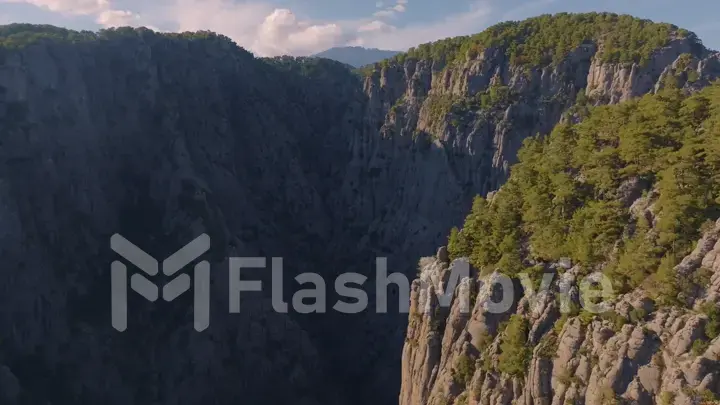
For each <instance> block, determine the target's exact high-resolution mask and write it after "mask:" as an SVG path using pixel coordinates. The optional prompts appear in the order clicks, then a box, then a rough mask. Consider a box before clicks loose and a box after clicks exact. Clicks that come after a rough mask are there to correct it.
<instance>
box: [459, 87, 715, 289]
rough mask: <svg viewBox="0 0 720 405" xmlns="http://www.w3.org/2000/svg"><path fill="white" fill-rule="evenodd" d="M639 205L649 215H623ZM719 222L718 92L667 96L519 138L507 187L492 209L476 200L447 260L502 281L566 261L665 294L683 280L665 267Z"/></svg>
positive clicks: (596, 111)
mask: <svg viewBox="0 0 720 405" xmlns="http://www.w3.org/2000/svg"><path fill="white" fill-rule="evenodd" d="M643 196H644V197H643ZM641 197H642V198H644V201H646V206H648V207H650V209H649V211H648V210H646V209H644V208H643V206H642V205H637V204H636V206H635V207H633V208H631V206H630V204H631V203H632V202H633V201H638V199H639V198H641ZM640 201H642V200H640ZM648 212H650V213H651V214H648ZM718 216H720V85H718V84H715V85H713V86H711V87H709V88H706V89H705V90H703V91H701V92H699V93H697V94H694V95H691V96H687V95H684V94H683V93H682V92H681V91H679V90H677V89H667V90H665V91H663V92H662V93H660V94H658V95H648V96H645V97H643V98H640V99H637V100H632V101H628V102H626V103H622V104H619V105H612V106H599V107H591V108H590V109H589V111H588V112H587V116H586V117H585V118H584V119H583V120H582V121H581V122H580V123H577V124H560V125H558V126H557V127H556V128H555V129H554V131H553V132H552V133H551V134H550V135H549V136H547V137H544V138H543V137H535V138H530V139H527V140H526V141H525V143H524V146H523V148H522V149H521V151H520V153H519V163H518V164H517V165H515V166H514V167H513V168H512V169H511V175H510V178H509V180H508V182H507V183H506V184H505V185H504V186H503V187H502V188H501V189H500V190H499V191H498V192H497V194H495V196H494V198H493V199H492V200H491V201H488V200H486V199H485V198H483V197H477V198H476V200H475V202H474V204H473V207H472V211H471V212H470V214H469V215H468V216H467V218H466V220H465V223H464V226H463V227H462V230H457V229H455V230H453V231H452V232H451V235H450V238H449V239H450V241H449V251H450V254H451V256H453V257H459V256H467V257H469V258H470V261H471V263H472V264H473V265H475V266H476V267H478V268H479V269H484V270H486V271H493V270H496V269H499V270H501V271H503V272H505V273H508V274H510V275H514V274H517V273H519V272H521V271H524V270H525V269H526V268H528V267H530V266H532V265H534V263H543V262H545V263H548V262H552V261H557V260H559V259H560V258H563V257H569V258H571V259H572V260H573V261H574V262H575V263H577V264H580V265H581V266H582V268H583V269H584V270H585V271H587V272H590V271H591V270H597V269H602V270H604V271H605V272H607V273H608V274H611V275H612V276H613V277H612V279H613V281H614V282H615V283H616V287H618V288H620V289H621V290H627V289H629V288H634V287H636V286H639V285H641V284H643V285H645V286H646V287H648V289H651V290H654V291H655V292H657V293H658V294H659V295H665V296H668V297H669V296H672V295H674V293H675V292H677V291H676V289H677V288H678V283H679V282H681V281H677V280H674V279H673V272H672V268H673V267H674V265H675V264H676V263H677V262H678V261H679V260H680V259H682V257H684V256H685V255H687V254H688V253H689V252H690V250H691V249H692V248H693V244H694V242H695V241H697V239H698V238H699V237H700V235H701V232H702V229H704V227H706V226H708V225H709V224H711V223H712V221H715V220H717V218H718Z"/></svg>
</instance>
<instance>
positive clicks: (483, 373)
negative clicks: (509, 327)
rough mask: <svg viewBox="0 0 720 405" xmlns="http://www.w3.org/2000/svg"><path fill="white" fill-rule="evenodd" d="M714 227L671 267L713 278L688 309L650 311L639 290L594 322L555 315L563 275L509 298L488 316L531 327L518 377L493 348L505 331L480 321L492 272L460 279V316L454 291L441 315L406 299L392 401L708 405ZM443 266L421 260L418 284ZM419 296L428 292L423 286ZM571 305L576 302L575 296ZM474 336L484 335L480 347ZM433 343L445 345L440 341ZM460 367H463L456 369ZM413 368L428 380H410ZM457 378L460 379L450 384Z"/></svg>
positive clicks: (713, 359) (719, 364)
mask: <svg viewBox="0 0 720 405" xmlns="http://www.w3.org/2000/svg"><path fill="white" fill-rule="evenodd" d="M718 229H720V221H718V223H717V224H716V226H715V228H713V229H710V230H708V231H707V232H706V233H705V235H704V236H703V238H702V239H701V240H700V241H699V242H698V245H697V248H696V250H695V251H694V252H693V253H692V254H691V255H689V256H688V257H686V258H685V260H683V261H682V263H681V264H680V265H678V267H677V268H676V272H677V273H678V274H679V275H680V274H682V275H681V276H682V277H689V276H691V275H692V274H693V273H695V272H698V271H704V270H711V271H712V276H711V278H712V280H714V281H713V282H711V283H710V284H709V285H707V286H706V287H705V288H703V289H702V291H700V292H699V293H698V295H697V296H696V297H694V298H692V299H693V300H695V306H694V310H683V309H679V308H672V307H663V308H661V309H657V308H655V304H654V302H653V301H652V300H651V299H649V298H648V295H647V294H646V293H645V292H644V291H642V290H639V289H638V290H635V291H633V292H631V293H628V294H624V295H621V296H618V297H616V298H613V299H612V300H611V301H609V303H608V304H609V305H610V307H609V308H610V309H611V310H610V311H609V312H607V313H605V314H602V315H600V316H592V315H591V314H589V313H585V314H582V313H581V314H577V313H576V312H575V313H573V312H568V311H563V310H562V305H561V303H562V301H563V300H561V299H559V298H560V294H561V293H562V291H567V290H568V288H567V287H568V286H567V285H566V284H567V283H568V281H569V280H570V283H571V284H576V282H577V281H576V280H575V278H574V276H573V270H572V269H570V270H568V271H567V272H565V273H564V274H563V275H562V276H560V277H556V278H557V281H555V282H554V284H553V286H552V288H551V289H550V290H549V291H547V292H545V293H544V294H537V295H535V296H529V294H530V293H534V292H532V291H530V292H528V293H527V294H525V296H522V295H520V294H518V297H517V301H518V305H517V308H516V309H512V310H510V311H508V312H507V313H505V314H499V315H495V317H500V319H503V318H504V319H507V317H508V316H510V314H513V313H514V314H517V315H518V316H521V317H523V319H526V320H527V322H528V324H529V325H530V327H529V328H528V331H529V332H528V334H527V345H528V346H529V347H531V348H532V355H531V356H530V358H529V360H528V367H527V370H526V371H525V373H524V374H523V375H522V376H517V375H508V374H507V373H504V372H502V371H501V370H503V368H502V367H501V366H500V365H499V364H498V361H499V359H498V354H499V352H501V350H500V349H499V347H500V345H501V344H502V342H503V341H504V339H505V334H506V333H507V332H504V331H503V330H502V328H501V329H498V328H497V325H498V322H497V318H488V317H487V316H486V314H485V303H486V302H487V301H486V299H487V295H486V294H483V293H482V291H483V288H487V287H483V286H487V285H488V284H492V283H493V278H494V277H496V275H490V276H486V277H480V278H478V279H465V280H464V281H463V284H461V285H466V284H474V283H477V284H478V285H480V286H481V287H480V292H479V293H478V295H477V297H478V298H477V300H476V302H475V303H474V306H473V309H472V311H471V312H470V313H469V314H464V315H460V314H459V313H458V312H457V311H456V308H457V306H458V305H460V303H461V301H462V297H463V294H464V293H463V291H462V288H460V287H458V290H457V291H456V293H455V295H454V297H453V301H452V304H451V305H452V306H451V307H450V309H449V311H447V310H443V309H442V308H440V309H438V310H435V311H431V312H429V313H428V312H422V311H421V310H420V309H421V308H422V306H421V305H420V303H421V302H422V301H426V302H428V301H429V302H436V301H437V300H435V299H433V297H432V296H422V295H420V294H413V296H412V305H411V308H412V310H411V313H410V325H411V326H410V328H409V330H408V336H407V339H406V343H405V348H404V351H403V386H402V390H401V393H400V404H401V405H411V404H412V405H416V404H420V405H425V404H497V405H500V404H526V405H533V404H547V405H551V404H552V405H555V404H557V405H562V404H597V405H605V404H619V403H633V404H687V405H690V404H700V403H711V402H710V401H711V400H712V398H718V397H720V336H717V337H715V338H713V339H712V340H709V339H708V338H707V333H706V328H707V327H708V324H709V323H713V324H714V325H715V326H713V327H714V328H717V323H718V321H720V320H719V319H716V316H717V315H716V314H713V313H708V312H707V311H708V308H712V307H714V308H716V311H717V309H720V300H718V296H717V294H715V293H714V291H715V289H716V288H715V287H716V285H715V284H716V283H715V281H716V280H717V278H718V277H719V276H718V274H720V269H718V268H717V266H713V263H714V261H715V259H716V257H717V256H718V254H719V253H720V244H718V243H717V238H718ZM443 268H444V265H443V264H442V261H441V260H439V259H432V258H427V259H423V261H422V262H421V270H422V273H421V274H422V275H423V279H424V280H431V279H433V278H434V277H436V276H435V274H438V272H441V271H442V270H443ZM423 279H420V280H417V281H416V282H415V283H414V284H413V291H414V292H415V291H417V290H418V289H420V287H421V285H423V284H424V283H425V284H428V282H427V281H425V282H423V281H422V280H423ZM425 291H426V294H427V295H429V294H434V293H435V290H434V289H432V288H431V289H426V290H425ZM526 292H527V291H526ZM569 296H570V297H573V294H570V295H569ZM495 301H497V300H495ZM572 302H574V305H576V306H578V305H579V304H580V303H579V302H578V301H577V300H576V298H572ZM690 306H691V307H692V303H691V305H690ZM578 307H579V306H578ZM608 314H611V315H608ZM588 315H590V316H588ZM428 325H444V328H445V330H444V331H443V330H442V328H440V329H439V330H436V331H433V333H424V331H425V330H426V329H427V328H428ZM418 331H423V333H418ZM477 331H487V332H486V333H485V334H484V335H482V336H483V338H482V339H481V340H479V339H478V334H477ZM438 336H444V337H445V338H446V339H443V340H442V341H441V343H440V341H439V340H438ZM478 341H479V342H480V343H477V342H478ZM468 361H470V367H467V366H460V365H461V364H462V363H463V362H468ZM420 371H422V372H423V373H424V374H423V375H429V376H431V378H418V377H417V373H418V372H420ZM460 374H464V375H465V376H464V378H458V375H460ZM468 374H469V375H468ZM418 393H422V395H418Z"/></svg>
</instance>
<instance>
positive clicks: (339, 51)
mask: <svg viewBox="0 0 720 405" xmlns="http://www.w3.org/2000/svg"><path fill="white" fill-rule="evenodd" d="M399 53H400V52H399V51H385V50H382V49H375V48H363V47H361V46H343V47H336V48H330V49H328V50H327V51H322V52H320V53H317V54H315V55H312V56H314V57H316V58H327V59H332V60H336V61H338V62H342V63H346V64H348V65H351V66H354V67H361V66H365V65H369V64H371V63H375V62H379V61H381V60H383V59H387V58H391V57H393V56H395V55H397V54H399Z"/></svg>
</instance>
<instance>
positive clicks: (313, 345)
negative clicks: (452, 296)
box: [0, 27, 720, 405]
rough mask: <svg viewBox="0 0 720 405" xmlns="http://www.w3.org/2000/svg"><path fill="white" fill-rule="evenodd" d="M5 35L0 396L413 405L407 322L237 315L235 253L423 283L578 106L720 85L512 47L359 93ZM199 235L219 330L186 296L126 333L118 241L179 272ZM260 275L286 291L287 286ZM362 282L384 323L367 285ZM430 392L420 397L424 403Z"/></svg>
mask: <svg viewBox="0 0 720 405" xmlns="http://www.w3.org/2000/svg"><path fill="white" fill-rule="evenodd" d="M23 30H24V31H29V32H30V34H28V35H23V36H20V40H22V41H25V40H26V39H27V38H34V36H37V37H40V40H37V41H35V40H33V41H30V42H28V43H23V44H22V46H16V44H14V43H13V41H18V39H17V36H12V35H10V34H8V31H9V32H11V33H12V32H15V31H23ZM2 32H3V35H6V36H7V37H3V39H4V40H3V47H2V48H1V49H0V50H1V51H2V52H0V57H1V59H0V61H1V62H0V132H1V133H2V135H3V136H2V139H0V142H1V143H2V147H1V148H0V176H1V178H2V182H1V183H0V193H1V195H2V208H0V221H1V223H2V224H3V226H2V235H1V236H0V238H1V239H0V257H2V259H3V263H4V265H5V266H6V268H7V269H8V270H7V271H4V272H0V290H1V292H2V294H0V307H1V308H3V310H2V311H0V332H1V333H2V343H1V344H0V364H2V366H0V395H3V396H2V397H1V398H2V400H3V401H4V402H3V403H15V402H19V403H29V404H36V403H43V404H45V403H53V404H96V403H98V402H104V403H107V404H121V403H122V404H132V403H137V404H147V403H163V404H195V403H219V404H220V403H222V404H225V403H228V402H231V401H241V402H245V403H260V402H261V401H262V402H265V403H267V402H269V403H282V402H290V401H292V402H294V403H301V404H327V403H338V404H353V403H368V402H373V403H378V404H392V403H396V402H397V392H398V387H399V385H400V381H399V376H400V375H401V373H400V368H401V367H403V368H406V367H410V368H412V369H415V366H408V364H407V363H401V361H400V355H401V347H402V341H403V337H404V335H405V326H406V324H405V315H404V314H398V313H396V312H395V313H390V314H385V315H380V314H375V313H374V311H373V309H372V308H369V309H368V310H367V311H366V312H364V313H362V314H358V315H347V316H344V315H338V314H334V313H329V314H322V315H314V316H313V315H311V316H307V315H299V314H293V313H291V314H280V313H277V312H275V311H274V310H273V308H272V306H271V304H270V302H269V297H268V296H267V293H268V292H269V288H265V292H264V293H262V294H255V293H243V294H242V302H241V313H239V314H229V313H228V300H227V298H226V297H228V291H227V289H228V287H227V283H228V281H227V277H228V271H227V269H228V262H227V260H226V258H227V257H231V256H261V257H268V258H269V257H272V256H278V257H283V258H284V266H285V270H286V277H285V282H286V283H287V284H292V276H294V275H296V274H298V273H301V272H304V271H314V272H319V273H322V274H323V275H324V276H326V279H328V280H332V279H333V276H335V275H336V274H338V273H340V272H344V271H356V272H361V273H372V271H373V269H374V267H373V263H374V259H375V257H377V256H387V257H388V260H389V262H388V263H389V270H390V271H391V272H394V271H397V272H402V273H405V274H414V273H415V271H416V265H415V263H416V258H417V257H420V256H422V255H426V254H427V252H429V251H432V250H434V248H435V247H436V246H438V245H440V244H442V243H443V241H444V240H445V238H446V235H447V232H448V229H449V228H450V227H451V226H452V225H457V224H459V223H460V221H461V219H462V218H463V217H464V216H465V214H466V213H467V211H468V210H469V207H470V205H471V202H472V197H473V196H474V195H476V194H483V195H484V194H486V193H487V192H489V191H492V190H495V189H496V188H497V187H498V186H499V185H501V184H502V183H503V182H504V181H505V179H506V178H507V176H508V169H509V165H510V164H512V163H513V162H514V161H515V159H516V157H515V155H516V153H517V150H518V148H519V147H520V145H521V143H522V141H523V140H524V139H525V138H527V137H529V136H533V135H535V134H537V133H541V134H545V133H548V132H549V131H550V130H551V129H552V127H553V126H554V125H555V124H556V123H557V122H558V121H560V120H561V119H562V118H563V115H564V113H565V112H566V111H568V109H570V108H571V106H573V105H574V104H575V101H576V99H577V98H578V96H577V94H578V93H579V92H582V89H588V91H587V95H588V97H589V99H590V100H591V102H594V103H614V102H618V101H621V100H624V99H626V98H629V97H633V96H636V95H640V94H643V93H647V92H653V91H655V90H656V89H659V88H661V87H662V86H664V85H665V84H666V81H665V80H664V78H666V77H672V78H673V79H674V80H676V84H677V85H680V86H681V87H686V88H688V89H690V88H694V87H701V86H703V85H705V84H706V83H707V82H709V81H710V80H712V78H714V77H716V76H717V74H718V73H719V70H720V69H718V68H719V66H718V62H717V60H718V59H717V56H711V55H707V54H706V53H707V52H705V51H704V50H697V49H696V47H693V46H692V44H690V43H689V42H687V41H689V40H677V41H675V42H672V43H671V44H670V45H668V46H667V47H665V48H663V49H661V50H658V53H657V54H654V55H655V56H653V59H652V60H651V62H650V64H649V65H643V66H640V65H639V64H638V65H631V67H628V66H625V65H620V64H613V63H606V62H602V61H600V59H599V58H597V56H596V52H597V48H598V46H599V44H594V43H588V44H587V45H584V46H582V47H580V48H578V49H576V50H574V51H573V52H571V53H570V54H569V55H568V57H567V58H565V59H563V60H562V61H561V62H560V63H557V64H546V65H542V66H531V67H527V66H522V67H521V66H516V65H515V64H513V63H511V61H510V60H509V59H508V57H507V56H506V49H504V48H503V47H502V46H494V47H488V48H487V49H484V50H483V52H481V53H480V54H478V56H477V57H474V56H473V57H469V58H468V59H467V60H464V61H462V62H460V63H453V64H450V63H445V62H443V61H436V60H433V59H408V60H406V61H404V62H402V63H399V62H398V63H390V64H389V65H387V66H385V67H382V68H378V69H376V70H374V71H373V72H372V73H370V74H369V75H368V76H365V77H357V76H355V75H353V74H352V73H351V72H350V71H349V70H347V69H346V68H345V67H344V66H341V65H340V64H335V63H330V62H327V61H312V60H294V59H276V60H259V59H255V58H253V57H252V55H250V54H249V53H247V52H245V51H243V50H241V49H239V48H238V47H237V46H235V45H234V44H233V43H232V42H231V41H229V40H228V39H226V38H222V37H218V36H216V35H212V34H207V33H200V34H194V35H186V34H183V35H160V34H156V33H153V32H151V31H149V30H144V29H139V30H131V29H120V30H111V31H106V32H104V33H101V34H88V33H69V34H68V32H65V31H62V30H56V29H52V30H50V29H49V28H48V27H43V28H33V27H19V28H18V27H12V28H10V29H9V30H5V29H3V30H2ZM47 32H51V33H52V35H50V36H49V37H48V38H45V37H46V36H47V35H45V33H47ZM11 37H12V38H11ZM688 50H690V55H689V58H688V57H687V56H682V55H684V54H685V53H686V52H688ZM686 62H688V63H686ZM693 72H694V73H693ZM691 73H692V74H691ZM583 94H584V93H583ZM568 117H569V118H570V119H571V118H572V116H571V115H569V116H568ZM203 232H205V233H208V234H209V235H210V237H211V240H212V248H211V251H210V253H209V257H208V259H209V260H210V261H211V263H212V275H213V276H212V277H213V284H212V308H211V318H212V319H211V326H210V328H209V329H208V330H207V331H205V332H203V333H197V332H195V331H194V330H192V313H191V308H192V303H191V299H190V297H189V295H188V296H186V297H181V298H178V300H177V302H172V303H160V302H157V303H153V304H150V303H143V302H141V300H139V299H138V300H132V301H133V303H132V305H131V306H130V316H129V319H130V322H129V328H128V330H127V331H126V332H124V333H118V332H116V331H115V330H113V329H111V327H110V305H109V304H110V301H109V296H108V294H107V291H108V285H109V283H110V280H109V264H110V262H111V261H112V260H115V259H116V258H117V257H116V255H115V254H114V253H112V252H111V251H110V248H109V240H110V236H111V235H112V234H114V233H120V234H122V235H123V236H125V237H126V238H128V239H129V240H131V241H133V242H134V243H136V244H137V245H138V246H140V247H142V248H143V249H145V250H146V251H147V252H148V253H150V254H152V255H154V256H155V257H160V258H164V257H167V256H168V255H169V254H171V253H172V252H174V251H175V250H176V249H177V248H178V247H180V246H182V245H184V244H185V243H187V242H189V241H190V240H192V239H193V238H194V237H196V236H197V235H199V234H200V233H203ZM268 263H269V260H268ZM248 278H249V279H261V280H263V282H264V285H265V286H266V287H267V286H269V285H270V272H269V270H258V271H256V272H252V271H249V274H248ZM157 281H158V282H159V284H164V282H165V281H166V280H157ZM329 285H330V284H329ZM293 286H294V287H295V288H297V285H293ZM365 287H366V289H367V290H368V292H369V294H370V296H371V298H370V303H371V306H372V305H374V304H373V303H374V300H373V294H374V284H373V280H370V281H369V282H368V284H367V285H366V286H365ZM291 292H292V289H291V288H290V286H288V291H286V295H288V294H290V293H291ZM134 298H137V297H134ZM332 298H333V297H332V295H329V297H328V303H329V305H330V306H331V305H332V302H333V299H332ZM391 308H392V307H391ZM416 327H418V325H416V324H415V323H413V322H411V326H410V331H411V334H412V333H415V332H413V331H415V330H416V329H415V328H416ZM434 327H437V325H435V326H434ZM448 339H449V340H452V341H455V340H456V339H457V338H456V337H452V338H451V337H448ZM438 344H439V343H438V342H435V343H433V346H432V352H433V353H441V352H442V353H444V351H441V350H440V346H438ZM406 350H407V349H406ZM447 358H450V357H447ZM418 361H421V358H420V357H418ZM428 364H430V363H428ZM448 364H449V363H448ZM431 369H432V368H431ZM428 373H430V371H428ZM404 378H405V377H404ZM422 381H427V383H425V382H422ZM431 381H435V379H434V377H433V378H430V377H423V378H421V379H417V380H416V379H412V380H411V381H405V384H406V385H407V384H418V387H423V388H421V391H422V390H427V391H428V392H430V391H432V389H433V388H432V387H431V385H432V386H433V387H434V384H430V382H431ZM498 381H499V380H498ZM502 384H505V385H508V384H510V385H512V384H513V383H512V382H510V381H509V380H508V381H503V382H502ZM405 390H406V388H405V386H404V388H403V392H405ZM403 395H405V394H403ZM412 395H419V394H412ZM423 395H425V394H423ZM502 395H506V394H505V393H503V394H502ZM403 398H408V397H407V396H404V397H403ZM412 398H413V399H412V401H411V402H410V403H412V404H413V405H416V404H417V403H422V402H416V401H421V399H422V398H425V397H412Z"/></svg>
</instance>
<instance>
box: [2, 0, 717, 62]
mask: <svg viewBox="0 0 720 405" xmlns="http://www.w3.org/2000/svg"><path fill="white" fill-rule="evenodd" d="M561 11H567V12H585V11H612V12H616V13H626V14H633V15H635V16H638V17H642V18H649V19H652V20H655V21H664V22H671V23H673V24H676V25H678V26H681V27H683V28H687V29H689V30H691V31H694V32H696V33H697V34H698V36H699V37H700V38H701V39H702V40H703V42H704V43H705V45H707V46H708V47H710V48H713V49H720V18H718V16H720V1H717V0H685V1H677V0H605V1H591V0H434V1H430V0H381V1H378V0H0V23H8V22H30V23H42V24H53V25H58V26H64V27H69V28H75V29H91V30H97V29H100V28H103V27H111V26H122V25H132V26H147V27H150V28H153V29H156V30H160V31H185V30H200V29H209V30H213V31H216V32H219V33H222V34H225V35H227V36H229V37H231V38H233V39H234V40H235V41H236V42H238V44H240V45H241V46H244V47H245V48H248V49H250V50H251V51H253V52H254V53H256V54H258V55H262V56H269V55H278V54H293V55H307V54H311V53H315V52H318V51H321V50H324V49H327V48H330V47H332V46H341V45H361V46H368V47H377V48H382V49H396V50H405V49H407V48H408V47H410V46H413V45H417V44H419V43H423V42H428V41H432V40H436V39H440V38H446V37H449V36H456V35H464V34H471V33H475V32H479V31H482V30H483V29H484V28H486V27H488V26H489V25H492V24H494V23H497V22H500V21H505V20H518V19H523V18H527V17H531V16H534V15H538V14H543V13H556V12H561Z"/></svg>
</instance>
